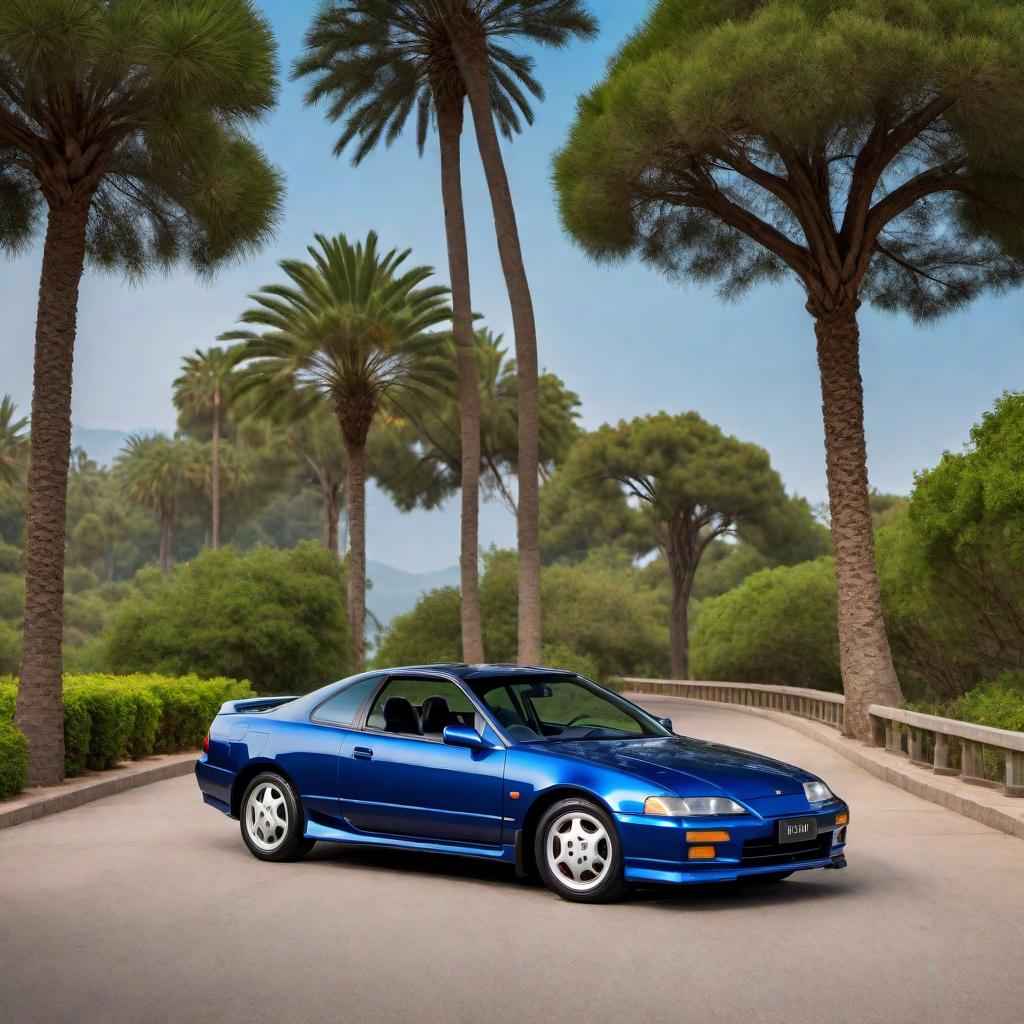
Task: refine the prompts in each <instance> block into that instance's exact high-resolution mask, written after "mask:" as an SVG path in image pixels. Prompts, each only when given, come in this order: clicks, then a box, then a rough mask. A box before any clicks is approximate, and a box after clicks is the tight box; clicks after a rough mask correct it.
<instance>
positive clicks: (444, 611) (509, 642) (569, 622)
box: [375, 551, 668, 679]
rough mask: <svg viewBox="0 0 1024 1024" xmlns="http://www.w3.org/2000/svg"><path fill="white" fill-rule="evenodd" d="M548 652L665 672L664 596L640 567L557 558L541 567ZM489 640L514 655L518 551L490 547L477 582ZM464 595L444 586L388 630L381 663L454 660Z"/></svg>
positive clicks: (594, 664) (602, 665)
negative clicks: (646, 583)
mask: <svg viewBox="0 0 1024 1024" xmlns="http://www.w3.org/2000/svg"><path fill="white" fill-rule="evenodd" d="M541 592H542V598H543V602H544V603H543V608H544V619H543V628H544V635H545V637H546V638H547V646H546V647H545V649H544V658H545V660H546V661H547V659H548V658H550V659H551V661H550V662H548V663H549V664H552V665H554V666H556V667H558V666H560V665H561V664H562V661H563V660H566V662H567V664H568V667H570V668H574V669H577V670H579V671H583V670H584V669H586V671H585V672H584V674H586V675H589V676H592V677H596V678H598V679H602V678H605V677H607V676H611V675H629V674H638V673H639V674H647V675H658V674H663V673H664V670H665V649H666V646H667V639H668V637H667V633H666V631H665V627H664V626H663V625H661V623H662V622H663V621H664V618H665V607H664V604H663V601H662V599H661V596H660V595H659V594H657V593H656V592H654V591H652V590H650V589H649V588H647V587H645V586H644V585H643V583H642V581H641V579H640V573H639V572H638V571H637V570H632V569H628V568H623V567H621V566H617V567H614V568H612V567H597V566H593V565H586V564H584V565H572V566H570V565H555V566H549V567H547V568H545V569H543V570H542V571H541ZM480 606H481V612H482V615H483V623H484V644H485V646H486V649H487V652H488V658H489V659H490V660H491V661H495V662H505V661H507V662H512V661H514V660H515V652H516V643H517V624H516V565H515V555H514V553H513V552H508V551H497V552H492V553H491V554H490V555H489V556H488V557H487V559H486V571H485V572H484V575H483V578H482V579H481V582H480ZM459 629H460V626H459V594H458V591H457V590H455V588H454V587H443V588H441V589H439V590H434V591H431V592H430V593H429V594H425V595H424V596H423V597H421V598H420V600H419V602H418V603H417V605H416V607H415V608H414V609H413V610H412V611H411V612H408V613H407V614H406V615H403V616H400V617H399V618H397V619H395V620H394V621H393V622H392V623H391V625H390V626H389V628H388V629H387V630H386V631H385V634H384V637H383V639H382V640H381V643H380V646H379V648H378V652H377V657H376V659H375V660H376V663H377V664H378V665H381V666H386V665H409V664H426V663H430V662H435V661H456V660H458V659H459V652H460V651H461V649H462V648H461V637H460V632H459Z"/></svg>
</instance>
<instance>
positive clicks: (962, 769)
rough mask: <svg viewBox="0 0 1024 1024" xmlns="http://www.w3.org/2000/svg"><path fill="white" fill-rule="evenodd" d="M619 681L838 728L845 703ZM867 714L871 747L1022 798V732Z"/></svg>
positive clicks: (745, 689) (745, 686)
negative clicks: (773, 712)
mask: <svg viewBox="0 0 1024 1024" xmlns="http://www.w3.org/2000/svg"><path fill="white" fill-rule="evenodd" d="M622 682H623V683H624V684H625V685H626V687H627V689H629V690H632V691H634V692H636V693H646V694H651V695H652V696H665V697H688V698H690V699H691V700H707V701H713V702H715V703H718V704H736V705H739V706H741V707H751V708H761V709H763V710H766V711H779V712H782V713H783V714H787V715H795V716H797V717H799V718H807V719H810V720H811V721H813V722H821V723H823V724H825V725H830V726H832V727H833V728H835V729H839V730H840V731H841V730H842V728H843V713H844V706H845V703H846V700H845V698H844V697H843V695H842V694H841V693H829V692H828V691H826V690H809V689H804V688H803V687H799V686H767V685H761V684H758V683H718V682H703V681H692V680H668V679H640V678H624V679H623V680H622ZM868 714H869V715H870V716H871V721H872V726H873V729H874V741H875V744H876V745H877V746H884V747H885V749H886V750H888V751H889V752H890V753H893V754H900V755H903V756H906V757H907V758H908V759H909V760H910V762H911V764H915V765H919V766H921V767H924V768H931V769H932V771H934V772H935V773H936V774H937V775H957V776H959V777H960V778H961V779H962V780H963V781H964V782H969V783H971V784H972V785H977V786H991V787H995V788H1002V790H1003V792H1004V793H1005V794H1006V795H1007V796H1014V797H1024V733H1021V732H1013V731H1011V730H1009V729H992V728H990V727H989V726H987V725H974V724H973V723H971V722H958V721H955V720H954V719H951V718H940V717H939V716H938V715H924V714H921V713H920V712H917V711H905V710H903V709H902V708H889V707H884V706H883V705H881V704H872V705H871V706H870V707H869V708H868ZM957 762H959V765H957ZM995 776H1001V777H1002V781H1001V782H999V781H997V780H996V778H995Z"/></svg>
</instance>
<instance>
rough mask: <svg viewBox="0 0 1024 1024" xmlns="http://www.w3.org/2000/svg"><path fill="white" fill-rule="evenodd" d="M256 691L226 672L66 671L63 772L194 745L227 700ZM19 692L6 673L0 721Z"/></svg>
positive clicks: (6, 721) (0, 685)
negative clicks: (218, 674) (221, 674)
mask: <svg viewBox="0 0 1024 1024" xmlns="http://www.w3.org/2000/svg"><path fill="white" fill-rule="evenodd" d="M252 696H253V690H252V687H251V686H250V685H249V684H248V683H247V682H238V681H237V680H234V679H225V678H217V679H200V678H199V677H198V676H196V675H189V676H180V677H172V676H157V675H134V676H114V675H82V676H73V675H68V676H65V677H64V773H65V775H67V776H73V775H81V774H82V773H83V772H85V771H88V770H90V769H92V770H102V769H105V768H112V767H113V766H114V765H115V764H117V762H118V761H124V760H127V759H129V758H140V757H148V756H149V755H150V754H153V753H160V754H166V753H174V752H176V751H181V750H195V749H196V748H197V747H199V746H200V745H201V744H202V741H203V737H204V736H205V735H206V730H207V729H208V728H209V727H210V722H211V721H213V718H214V716H215V715H216V714H217V712H218V711H219V710H220V707H221V705H222V704H223V703H224V702H225V701H228V700H237V699H240V698H243V697H252ZM16 698H17V683H16V681H15V680H14V679H13V678H12V677H10V676H2V677H0V727H2V726H11V724H12V723H11V719H12V718H13V717H14V708H15V701H16ZM12 727H13V726H12ZM19 735H20V734H19ZM0 749H2V747H0Z"/></svg>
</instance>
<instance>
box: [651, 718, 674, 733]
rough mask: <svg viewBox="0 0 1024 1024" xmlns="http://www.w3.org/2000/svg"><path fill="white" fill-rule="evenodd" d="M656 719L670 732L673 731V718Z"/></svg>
mask: <svg viewBox="0 0 1024 1024" xmlns="http://www.w3.org/2000/svg"><path fill="white" fill-rule="evenodd" d="M655 721H656V722H657V723H658V725H660V726H662V727H664V728H665V729H668V731H669V732H671V731H672V719H671V718H658V719H655Z"/></svg>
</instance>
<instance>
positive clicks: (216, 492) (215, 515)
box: [210, 384, 220, 551]
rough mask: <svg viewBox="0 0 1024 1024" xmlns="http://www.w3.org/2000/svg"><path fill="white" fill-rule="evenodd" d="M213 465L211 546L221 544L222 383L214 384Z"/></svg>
mask: <svg viewBox="0 0 1024 1024" xmlns="http://www.w3.org/2000/svg"><path fill="white" fill-rule="evenodd" d="M212 455H213V458H212V460H211V461H212V463H213V465H212V466H211V467H210V472H211V475H212V477H213V479H212V480H211V481H210V506H211V507H210V547H211V548H213V550H214V551H216V550H217V548H218V546H219V545H220V385H219V384H214V386H213V452H212Z"/></svg>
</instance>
